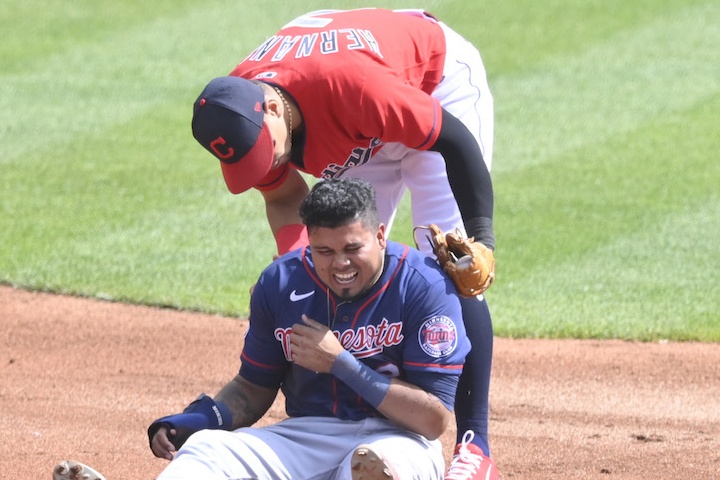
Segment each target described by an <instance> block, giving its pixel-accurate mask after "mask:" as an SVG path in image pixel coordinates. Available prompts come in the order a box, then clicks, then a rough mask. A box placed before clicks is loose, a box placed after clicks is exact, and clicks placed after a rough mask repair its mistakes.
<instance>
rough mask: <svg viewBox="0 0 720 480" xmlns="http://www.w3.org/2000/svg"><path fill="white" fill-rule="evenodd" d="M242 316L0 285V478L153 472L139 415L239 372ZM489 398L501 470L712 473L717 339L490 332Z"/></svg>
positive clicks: (719, 390) (719, 415)
mask: <svg viewBox="0 0 720 480" xmlns="http://www.w3.org/2000/svg"><path fill="white" fill-rule="evenodd" d="M496 321H497V320H496ZM246 326H247V322H246V321H243V320H240V319H232V318H223V317H217V316H211V315H202V314H195V313H187V312H177V311H173V310H168V309H155V308H149V307H142V306H132V305H123V304H118V303H110V302H103V301H96V300H88V299H82V298H75V297H66V296H57V295H49V294H44V293H32V292H26V291H22V290H17V289H13V288H11V287H2V286H0V375H1V377H2V383H1V384H0V424H1V425H2V429H1V430H0V465H1V467H2V468H1V469H0V477H1V478H7V479H11V478H12V479H15V478H17V479H38V480H42V479H44V480H49V479H51V478H52V468H53V466H54V465H55V464H56V463H57V462H58V461H60V460H63V459H75V460H79V461H82V462H86V463H88V464H90V465H92V466H93V467H95V468H96V469H98V470H99V471H101V472H103V473H104V474H105V476H106V477H107V479H108V480H126V479H127V480H130V479H134V480H137V479H146V480H149V479H153V478H155V476H156V475H157V474H158V473H159V472H160V471H161V470H162V469H163V467H164V466H165V465H166V463H167V462H166V461H165V460H160V459H157V458H155V457H154V456H153V455H152V453H151V452H150V449H149V447H148V440H147V435H146V429H147V426H148V425H149V423H150V422H152V421H153V420H155V419H156V418H158V417H161V416H164V415H168V414H171V413H177V412H178V411H180V410H182V408H184V406H185V405H186V404H188V403H189V402H190V401H192V400H193V399H195V397H197V395H198V394H199V393H201V392H206V393H208V394H210V395H214V394H215V393H216V392H217V391H218V390H219V389H220V388H221V387H222V385H224V384H225V382H227V381H228V380H229V379H230V378H232V376H233V375H235V373H236V372H237V369H238V366H239V358H238V357H239V353H240V349H241V346H242V341H243V334H244V331H245V328H246ZM281 402H282V398H281V397H279V398H278V400H277V401H276V402H275V404H274V406H273V407H272V409H271V410H270V412H268V414H267V415H266V416H265V418H264V419H263V420H262V421H261V422H260V423H261V424H266V423H270V422H275V421H278V420H280V419H281V418H283V417H284V410H283V407H282V403H281ZM490 404H491V418H490V433H491V445H492V448H493V455H494V457H495V460H496V462H497V465H498V468H499V470H500V473H501V476H502V477H503V478H514V479H532V480H541V479H542V480H544V479H547V480H550V479H552V480H565V479H603V480H612V479H643V480H644V479H647V480H650V479H653V480H655V479H676V478H682V479H718V478H720V345H719V344H700V343H673V342H660V343H637V342H624V341H615V340H612V341H595V340H513V339H505V338H497V339H496V341H495V355H494V364H493V377H492V389H491V398H490ZM442 440H443V445H444V446H445V452H446V455H447V458H448V459H449V458H450V454H451V451H452V448H453V447H454V443H455V431H454V429H453V430H451V431H448V432H446V434H445V435H444V436H443V438H442Z"/></svg>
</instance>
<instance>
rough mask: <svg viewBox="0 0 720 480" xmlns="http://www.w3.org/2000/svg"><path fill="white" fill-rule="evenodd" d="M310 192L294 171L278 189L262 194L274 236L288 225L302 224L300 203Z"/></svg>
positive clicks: (298, 174)
mask: <svg viewBox="0 0 720 480" xmlns="http://www.w3.org/2000/svg"><path fill="white" fill-rule="evenodd" d="M308 192H309V189H308V185H307V182H305V179H304V178H303V177H302V176H301V175H300V173H298V172H297V170H293V169H291V170H290V172H289V173H288V177H287V179H286V180H285V181H284V182H283V184H282V185H280V186H279V187H278V188H276V189H274V190H269V191H267V192H262V195H263V198H264V199H265V213H266V215H267V219H268V223H269V224H270V229H271V230H272V232H273V235H274V234H276V233H277V232H278V230H280V229H281V228H282V227H284V226H286V225H292V224H302V219H301V218H300V214H299V209H300V203H301V202H302V201H303V199H304V198H305V197H306V196H307V194H308Z"/></svg>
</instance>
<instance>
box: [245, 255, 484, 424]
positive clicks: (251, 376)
mask: <svg viewBox="0 0 720 480" xmlns="http://www.w3.org/2000/svg"><path fill="white" fill-rule="evenodd" d="M303 314H305V315H307V316H308V317H310V318H312V319H313V320H315V321H317V322H320V323H324V324H326V325H328V327H329V328H330V330H331V331H332V332H333V333H334V334H335V336H336V337H338V339H339V340H340V343H341V344H342V345H343V347H344V348H345V349H346V350H348V351H349V352H350V353H352V354H353V355H354V356H355V357H356V358H357V359H358V360H360V361H361V362H363V363H364V364H366V365H368V366H369V367H371V368H373V369H374V370H376V371H379V372H381V373H383V374H385V375H388V376H390V377H397V378H399V379H401V380H403V381H406V382H409V383H412V384H414V385H417V386H419V387H421V388H423V389H424V390H426V391H428V392H430V393H432V394H434V395H436V396H437V397H438V398H439V399H440V400H441V401H442V402H443V403H444V404H445V405H446V406H447V407H448V408H449V409H452V406H453V403H454V397H455V390H456V388H457V383H458V379H459V376H460V373H461V372H462V366H463V363H464V360H465V355H467V353H468V351H469V350H470V342H469V340H468V339H467V337H466V334H465V327H464V325H463V322H462V313H461V308H460V302H459V300H458V296H457V293H456V290H455V287H454V285H453V284H452V282H451V281H450V280H449V279H448V278H447V277H446V276H445V274H444V273H443V272H442V270H441V269H440V267H439V266H438V265H437V263H436V262H435V261H434V260H433V259H432V258H430V257H427V256H425V255H424V254H422V253H420V252H418V251H417V250H415V249H412V248H410V247H408V246H405V245H402V244H399V243H395V242H390V241H388V243H387V249H386V251H385V265H384V270H383V273H382V275H381V276H380V278H379V280H378V281H377V282H376V283H375V285H374V286H373V287H372V288H370V289H369V290H368V291H367V292H364V293H363V294H362V295H360V296H358V297H356V298H353V299H352V300H345V299H341V298H339V297H337V296H335V294H333V292H332V291H331V290H330V289H328V288H327V287H326V286H325V285H324V284H323V283H322V282H321V281H320V279H319V278H318V276H317V275H316V273H315V270H314V266H313V261H312V252H311V250H310V248H309V247H306V248H303V249H300V250H296V251H294V252H290V253H288V254H286V255H284V256H283V257H281V258H280V259H278V260H276V261H275V262H273V263H272V264H271V265H270V266H269V267H268V268H267V269H265V271H263V273H262V274H261V276H260V279H259V280H258V282H257V283H256V285H255V289H254V291H253V294H252V297H251V302H250V326H249V328H248V332H247V335H246V337H245V344H244V347H243V351H242V355H241V359H242V365H241V367H240V375H242V376H243V377H244V378H246V379H247V380H249V381H251V382H253V383H255V384H257V385H260V386H264V387H267V388H273V389H276V388H278V387H279V388H281V389H282V392H283V394H284V395H285V397H286V410H287V414H288V415H290V416H293V417H297V416H333V417H338V418H340V419H347V420H360V419H364V418H367V417H372V416H381V415H380V413H379V412H377V410H375V409H374V408H373V407H372V406H371V405H370V404H369V403H367V402H366V401H365V400H363V399H362V397H360V396H359V395H358V394H357V393H355V391H354V390H352V389H351V388H350V387H348V386H347V385H345V384H344V383H343V382H342V381H340V380H338V379H337V378H335V377H334V376H333V375H331V374H317V373H315V372H312V371H310V370H307V369H305V368H303V367H300V366H299V365H296V364H295V363H293V362H292V361H291V355H290V334H291V331H292V325H293V324H295V323H300V324H302V319H301V315H303Z"/></svg>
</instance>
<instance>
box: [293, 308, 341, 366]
mask: <svg viewBox="0 0 720 480" xmlns="http://www.w3.org/2000/svg"><path fill="white" fill-rule="evenodd" d="M302 321H303V323H302V324H300V323H296V324H295V325H293V329H292V334H291V335H290V354H291V356H292V360H293V362H295V363H296V364H297V365H300V366H301V367H303V368H306V369H308V370H310V371H313V372H318V373H330V370H331V369H332V366H333V364H334V363H335V360H336V359H337V357H338V356H339V355H340V354H341V353H342V352H343V351H345V349H344V348H343V346H342V345H341V344H340V341H339V340H338V339H337V337H336V336H335V335H334V334H333V332H332V331H330V329H329V328H328V327H327V326H326V325H323V324H322V323H319V322H316V321H315V320H313V319H311V318H309V317H308V316H306V315H303V316H302Z"/></svg>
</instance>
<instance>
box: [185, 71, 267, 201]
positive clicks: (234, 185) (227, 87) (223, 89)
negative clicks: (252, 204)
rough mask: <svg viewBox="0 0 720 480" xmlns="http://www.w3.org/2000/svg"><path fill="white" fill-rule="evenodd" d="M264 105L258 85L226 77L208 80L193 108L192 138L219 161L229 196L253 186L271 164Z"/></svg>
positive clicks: (262, 95)
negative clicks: (230, 193) (229, 192)
mask: <svg viewBox="0 0 720 480" xmlns="http://www.w3.org/2000/svg"><path fill="white" fill-rule="evenodd" d="M264 103H265V94H264V93H263V90H262V88H261V87H260V86H259V85H257V84H256V83H253V82H251V81H249V80H246V79H244V78H240V77H232V76H229V77H220V78H215V79H213V80H211V81H210V83H208V84H207V86H206V87H205V89H204V90H203V91H202V93H201V94H200V96H199V97H198V98H197V100H195V104H194V105H193V118H192V131H193V136H194V137H195V140H197V141H198V142H199V143H200V145H202V146H203V147H205V148H206V149H207V151H208V152H210V153H212V154H213V155H215V156H216V157H217V158H218V159H219V160H220V166H221V168H222V172H223V177H225V184H226V185H227V187H228V189H229V190H230V191H231V192H232V193H242V192H244V191H246V190H248V189H250V188H252V187H253V186H255V185H256V184H257V183H258V181H260V180H261V179H262V178H263V177H264V176H265V175H267V173H268V172H269V171H270V167H271V166H272V164H273V159H274V155H273V140H272V137H271V135H270V129H269V128H268V126H267V124H265V122H264V121H263V118H264V116H265V111H264V109H263V104H264Z"/></svg>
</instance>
